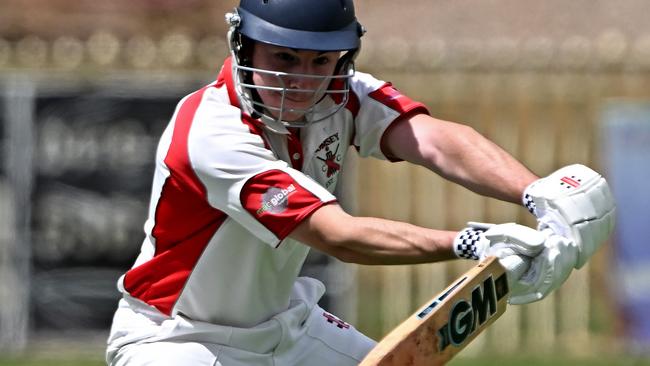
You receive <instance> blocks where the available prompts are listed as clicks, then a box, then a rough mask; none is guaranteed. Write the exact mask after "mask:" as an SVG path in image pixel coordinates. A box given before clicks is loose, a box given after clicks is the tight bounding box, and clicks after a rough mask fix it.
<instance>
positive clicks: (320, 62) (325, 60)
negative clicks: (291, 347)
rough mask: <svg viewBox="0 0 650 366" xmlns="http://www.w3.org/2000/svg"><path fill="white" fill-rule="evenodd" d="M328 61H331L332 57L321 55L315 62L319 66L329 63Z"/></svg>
mask: <svg viewBox="0 0 650 366" xmlns="http://www.w3.org/2000/svg"><path fill="white" fill-rule="evenodd" d="M328 63H330V59H329V57H326V56H320V57H317V58H315V59H314V64H316V65H318V66H323V65H327V64H328Z"/></svg>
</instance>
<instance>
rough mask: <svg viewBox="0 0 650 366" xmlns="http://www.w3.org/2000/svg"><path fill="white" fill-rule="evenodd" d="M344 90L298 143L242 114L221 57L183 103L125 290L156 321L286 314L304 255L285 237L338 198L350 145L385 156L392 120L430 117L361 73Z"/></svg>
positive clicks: (240, 322) (234, 321)
mask: <svg viewBox="0 0 650 366" xmlns="http://www.w3.org/2000/svg"><path fill="white" fill-rule="evenodd" d="M351 89H352V91H351V94H350V99H349V101H348V103H347V105H346V106H345V108H343V109H341V110H340V111H339V112H337V113H336V114H335V115H334V116H332V117H331V118H330V119H328V120H325V121H321V122H317V123H314V124H312V125H311V126H309V127H306V128H304V129H302V130H301V133H300V139H299V138H297V137H295V136H294V135H292V134H291V133H290V132H289V131H288V130H287V129H286V128H285V127H284V126H283V125H281V124H279V123H277V124H274V123H270V124H266V125H265V124H262V123H261V122H260V121H259V120H255V119H253V118H252V117H250V114H248V113H246V111H243V110H242V109H241V107H240V104H239V101H238V98H237V95H236V93H235V89H234V85H233V78H232V68H231V63H230V60H229V59H227V60H226V62H225V63H224V66H223V68H222V71H221V73H220V75H219V77H218V80H217V81H216V82H215V83H213V84H210V85H208V86H206V87H204V88H202V89H200V90H198V91H196V92H194V93H192V94H190V95H188V96H187V97H185V98H184V99H183V100H182V101H181V102H180V103H179V104H178V107H177V108H176V111H175V113H174V116H173V117H172V119H171V121H170V123H169V125H168V127H167V128H166V130H165V131H164V133H163V135H162V137H161V140H160V143H159V146H158V150H157V153H156V168H155V173H154V179H153V188H152V195H151V202H150V206H149V217H148V219H147V221H146V223H145V232H146V238H145V240H144V243H143V244H142V249H141V253H140V255H139V256H138V258H137V260H136V262H135V265H134V266H133V268H132V269H131V270H129V271H128V272H127V273H126V274H125V275H124V276H122V277H121V278H120V280H119V284H118V286H119V288H120V290H121V291H122V292H124V293H125V294H127V295H130V296H131V297H134V298H137V299H139V300H141V302H144V303H146V304H148V305H149V306H150V307H153V308H155V309H157V311H158V312H160V313H161V314H160V315H162V316H173V315H175V314H183V315H184V316H185V317H188V318H190V319H193V320H197V321H202V322H208V323H214V324H222V325H229V326H237V327H250V326H254V325H256V324H259V323H260V322H263V321H265V320H267V319H269V318H270V317H272V316H273V315H275V314H277V313H280V312H282V311H284V310H285V309H287V307H288V306H289V299H290V296H291V295H292V290H293V287H294V283H295V282H296V279H297V276H298V273H299V271H300V268H301V266H302V264H303V261H304V260H305V257H306V256H307V253H308V251H309V247H308V246H306V245H304V244H302V243H300V242H297V241H294V240H291V239H289V238H287V236H288V235H289V234H290V233H291V231H292V230H293V229H294V228H295V227H296V226H297V225H298V224H299V223H300V222H301V221H302V220H304V219H305V218H306V217H308V216H309V215H310V214H311V213H312V212H314V211H315V210H317V209H318V208H319V207H321V206H323V205H325V204H327V203H329V202H334V201H336V197H335V195H334V193H335V189H336V186H337V179H338V176H339V173H340V171H341V169H342V164H343V161H344V159H345V154H346V152H347V151H348V147H349V146H350V145H354V146H355V147H356V148H357V150H358V151H359V154H360V155H361V156H374V157H377V158H380V159H386V157H385V156H384V154H383V153H382V151H381V149H380V142H381V139H382V136H383V134H384V131H385V130H386V128H387V127H388V126H389V125H390V124H391V122H393V121H395V120H396V119H397V118H398V117H400V116H401V115H404V114H406V113H427V111H426V108H425V107H424V106H423V105H422V104H421V103H417V102H414V101H413V100H411V99H409V98H407V97H406V96H404V95H402V94H400V93H399V92H398V91H397V90H395V89H394V88H393V87H392V86H391V85H390V84H389V83H385V82H383V81H379V80H377V79H375V78H373V77H372V76H370V75H368V74H364V73H357V74H356V75H355V77H354V78H353V79H352V81H351ZM321 103H332V101H331V100H329V99H325V100H323V101H321ZM314 282H315V281H314ZM314 282H308V283H312V284H313V283H314ZM301 291H303V292H304V291H307V292H309V289H307V290H305V289H302V290H301ZM313 291H319V289H314V290H313ZM320 291H321V292H322V290H320ZM294 292H295V291H294ZM293 296H295V294H294V295H293ZM151 310H153V309H151Z"/></svg>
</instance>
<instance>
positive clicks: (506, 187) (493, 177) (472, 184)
mask: <svg viewBox="0 0 650 366" xmlns="http://www.w3.org/2000/svg"><path fill="white" fill-rule="evenodd" d="M382 150H383V152H384V153H385V154H386V155H388V156H390V157H394V158H399V159H402V160H405V161H408V162H411V163H414V164H418V165H421V166H424V167H426V168H428V169H430V170H432V171H434V172H436V173H438V174H439V175H441V176H442V177H444V178H446V179H448V180H451V181H453V182H456V183H458V184H461V185H463V186H464V187H466V188H468V189H470V190H472V191H474V192H476V193H479V194H482V195H485V196H490V197H494V198H498V199H501V200H504V201H509V202H513V203H521V197H522V194H523V192H524V189H525V188H526V186H528V185H529V184H530V183H532V182H533V181H535V180H536V179H537V178H538V177H537V176H536V175H535V174H533V173H532V172H531V171H530V170H528V169H527V168H526V167H525V166H524V165H523V164H521V163H520V162H518V161H517V160H516V159H515V158H513V157H512V156H511V155H510V154H509V153H507V152H506V151H505V150H503V149H502V148H500V147H499V146H497V145H496V144H495V143H493V142H491V141H490V140H488V139H487V138H485V137H484V136H483V135H481V134H480V133H478V132H477V131H476V130H474V129H473V128H471V127H469V126H466V125H462V124H458V123H454V122H449V121H443V120H439V119H435V118H433V117H431V116H429V115H426V114H416V115H412V116H407V117H405V118H403V119H401V120H398V121H396V122H395V123H393V124H392V125H391V126H390V127H389V129H388V130H387V131H386V133H385V135H384V138H383V141H382Z"/></svg>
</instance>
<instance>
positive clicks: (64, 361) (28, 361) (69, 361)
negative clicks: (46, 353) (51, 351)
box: [0, 356, 106, 366]
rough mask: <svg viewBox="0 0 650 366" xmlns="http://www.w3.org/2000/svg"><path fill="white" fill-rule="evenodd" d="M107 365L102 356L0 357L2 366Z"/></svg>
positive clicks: (0, 365)
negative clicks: (83, 357) (92, 357)
mask: <svg viewBox="0 0 650 366" xmlns="http://www.w3.org/2000/svg"><path fill="white" fill-rule="evenodd" d="M46 365H47V366H102V365H103V366H105V365H106V363H105V362H104V361H103V360H102V359H101V358H96V359H80V358H66V357H57V358H55V359H51V358H40V357H29V356H27V357H16V358H0V366H46Z"/></svg>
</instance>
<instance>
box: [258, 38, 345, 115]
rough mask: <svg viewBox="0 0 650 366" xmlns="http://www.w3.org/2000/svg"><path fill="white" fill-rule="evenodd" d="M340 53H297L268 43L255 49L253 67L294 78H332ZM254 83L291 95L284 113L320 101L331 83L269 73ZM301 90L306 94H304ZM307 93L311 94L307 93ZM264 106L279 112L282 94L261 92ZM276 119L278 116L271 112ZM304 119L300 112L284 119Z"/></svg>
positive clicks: (292, 113) (307, 106)
mask: <svg viewBox="0 0 650 366" xmlns="http://www.w3.org/2000/svg"><path fill="white" fill-rule="evenodd" d="M339 56H340V52H317V51H308V50H294V49H291V48H286V47H278V46H273V45H268V44H264V43H257V44H255V47H254V49H253V57H252V63H253V67H254V68H258V69H263V70H272V71H277V72H283V73H290V74H303V75H315V76H331V75H333V74H334V70H335V68H336V62H337V61H338V59H339ZM253 83H254V84H255V85H258V86H270V87H285V88H287V89H289V90H296V91H294V92H291V91H288V92H287V93H286V95H285V98H284V109H285V110H286V109H291V108H295V109H302V110H304V109H307V108H309V107H310V106H311V105H312V104H313V103H314V102H316V101H318V100H320V99H321V98H322V96H323V94H324V93H325V91H324V90H325V89H326V88H327V87H328V84H329V82H328V81H327V80H323V79H320V78H308V77H300V76H296V75H291V76H282V77H280V78H279V77H278V76H276V75H272V74H266V73H259V72H255V73H253ZM298 90H303V91H302V92H300V91H298ZM304 90H311V91H309V92H305V91H304ZM258 93H259V96H260V98H261V99H262V102H264V104H266V105H270V106H272V107H276V108H279V107H280V106H281V103H282V92H280V91H273V90H264V89H258ZM269 112H271V113H272V114H273V115H274V116H275V117H278V116H277V114H278V112H276V111H273V110H271V111H269ZM302 117H303V115H302V114H301V113H298V112H285V113H284V114H283V115H282V119H284V120H286V121H297V120H300V119H301V118H302Z"/></svg>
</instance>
